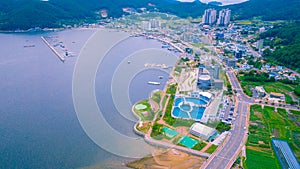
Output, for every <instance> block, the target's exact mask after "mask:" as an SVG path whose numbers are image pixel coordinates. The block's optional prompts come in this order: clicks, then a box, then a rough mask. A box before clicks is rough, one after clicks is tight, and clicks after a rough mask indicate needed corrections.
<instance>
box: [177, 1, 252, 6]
mask: <svg viewBox="0 0 300 169" xmlns="http://www.w3.org/2000/svg"><path fill="white" fill-rule="evenodd" d="M178 1H181V2H194V1H195V0H178ZM200 1H201V2H203V3H208V2H210V1H218V2H222V4H223V5H230V4H237V3H241V2H246V1H247V0H200Z"/></svg>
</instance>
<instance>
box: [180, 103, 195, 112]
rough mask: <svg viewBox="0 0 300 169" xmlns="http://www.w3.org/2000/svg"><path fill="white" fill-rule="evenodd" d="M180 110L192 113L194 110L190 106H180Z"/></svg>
mask: <svg viewBox="0 0 300 169" xmlns="http://www.w3.org/2000/svg"><path fill="white" fill-rule="evenodd" d="M180 109H181V110H183V111H190V110H191V109H192V107H191V106H190V105H189V104H182V105H181V106H180Z"/></svg>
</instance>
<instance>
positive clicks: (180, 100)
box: [174, 97, 184, 106]
mask: <svg viewBox="0 0 300 169" xmlns="http://www.w3.org/2000/svg"><path fill="white" fill-rule="evenodd" d="M183 101H184V99H183V98H182V97H179V98H177V99H176V100H175V104H174V106H178V105H179V103H181V102H183Z"/></svg>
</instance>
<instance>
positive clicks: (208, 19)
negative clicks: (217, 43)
mask: <svg viewBox="0 0 300 169" xmlns="http://www.w3.org/2000/svg"><path fill="white" fill-rule="evenodd" d="M216 20H217V11H216V10H215V9H211V8H210V9H206V10H205V11H204V15H203V17H202V24H204V25H212V24H214V23H215V22H216Z"/></svg>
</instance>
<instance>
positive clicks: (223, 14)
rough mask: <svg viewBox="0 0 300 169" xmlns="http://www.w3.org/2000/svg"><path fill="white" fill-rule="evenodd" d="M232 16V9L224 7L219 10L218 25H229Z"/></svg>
mask: <svg viewBox="0 0 300 169" xmlns="http://www.w3.org/2000/svg"><path fill="white" fill-rule="evenodd" d="M230 17H231V10H229V9H222V10H221V11H220V12H219V18H218V21H217V25H219V26H227V25H229V23H230Z"/></svg>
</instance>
